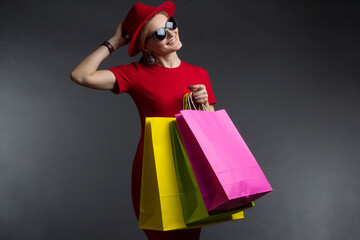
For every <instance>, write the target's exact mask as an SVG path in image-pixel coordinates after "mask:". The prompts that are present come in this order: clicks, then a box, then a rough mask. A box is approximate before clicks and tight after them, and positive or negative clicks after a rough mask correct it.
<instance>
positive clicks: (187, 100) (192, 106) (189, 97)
mask: <svg viewBox="0 0 360 240" xmlns="http://www.w3.org/2000/svg"><path fill="white" fill-rule="evenodd" d="M192 94H193V92H189V93H186V94H185V95H184V97H183V109H188V110H203V111H209V110H208V109H207V108H206V107H205V104H203V103H202V104H201V106H199V107H198V109H196V106H195V103H194V101H193V99H192ZM189 103H190V104H189Z"/></svg>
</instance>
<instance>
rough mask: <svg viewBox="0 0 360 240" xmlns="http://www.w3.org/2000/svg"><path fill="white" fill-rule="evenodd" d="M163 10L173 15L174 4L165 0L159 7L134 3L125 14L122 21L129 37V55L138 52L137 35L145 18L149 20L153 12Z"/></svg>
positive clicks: (170, 15)
mask: <svg viewBox="0 0 360 240" xmlns="http://www.w3.org/2000/svg"><path fill="white" fill-rule="evenodd" d="M161 11H165V12H166V13H167V14H168V15H169V16H168V17H169V18H170V17H172V16H173V15H174V12H175V5H174V3H173V2H172V1H167V2H164V3H163V4H161V5H160V6H159V7H152V6H148V5H145V4H142V3H136V4H135V5H134V6H133V7H132V8H131V9H130V11H129V12H128V14H127V15H126V18H125V20H124V23H123V27H124V30H125V32H126V33H127V34H128V35H129V37H130V39H131V40H130V44H129V56H130V57H132V56H135V55H136V54H138V53H139V52H140V49H138V44H137V41H138V39H137V37H138V35H139V33H140V30H141V28H142V27H143V26H144V24H145V23H146V21H147V20H149V19H150V18H151V17H152V16H154V15H155V14H157V13H159V12H161Z"/></svg>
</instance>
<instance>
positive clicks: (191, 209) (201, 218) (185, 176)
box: [170, 120, 254, 225]
mask: <svg viewBox="0 0 360 240" xmlns="http://www.w3.org/2000/svg"><path fill="white" fill-rule="evenodd" d="M170 130H171V140H172V147H173V152H174V161H175V171H176V177H177V183H178V188H179V194H180V200H181V205H182V210H183V215H184V220H185V223H186V224H187V225H194V224H199V223H206V222H214V221H216V220H222V221H231V220H235V219H238V218H237V217H236V215H234V214H236V213H238V212H241V211H243V210H245V209H246V208H249V207H252V206H254V203H253V202H251V203H249V204H248V205H246V206H242V207H241V208H238V209H234V210H232V211H226V212H220V213H217V214H212V215H210V214H209V213H208V212H207V210H206V207H205V204H204V201H203V199H202V196H201V193H200V190H199V186H198V184H197V183H196V179H195V175H194V172H193V171H192V168H191V164H190V162H189V159H188V157H187V154H186V151H185V148H184V146H183V143H182V140H181V138H180V134H179V133H178V127H177V124H176V121H175V120H173V121H171V122H170ZM240 217H242V216H240Z"/></svg>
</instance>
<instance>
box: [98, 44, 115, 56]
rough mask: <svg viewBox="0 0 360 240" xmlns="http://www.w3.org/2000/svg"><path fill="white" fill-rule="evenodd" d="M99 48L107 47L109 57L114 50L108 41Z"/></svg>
mask: <svg viewBox="0 0 360 240" xmlns="http://www.w3.org/2000/svg"><path fill="white" fill-rule="evenodd" d="M100 46H105V47H107V48H108V49H109V52H110V54H109V55H111V54H113V52H115V49H114V47H113V45H111V43H109V42H108V41H104V42H103V43H102V44H101V45H100Z"/></svg>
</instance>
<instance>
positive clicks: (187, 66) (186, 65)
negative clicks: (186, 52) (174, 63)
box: [182, 61, 207, 74]
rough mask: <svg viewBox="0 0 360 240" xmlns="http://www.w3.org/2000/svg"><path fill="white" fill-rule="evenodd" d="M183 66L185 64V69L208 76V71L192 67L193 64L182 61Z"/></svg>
mask: <svg viewBox="0 0 360 240" xmlns="http://www.w3.org/2000/svg"><path fill="white" fill-rule="evenodd" d="M182 64H184V67H185V68H186V69H188V70H189V71H194V72H198V73H201V74H204V73H206V74H207V72H206V70H205V69H204V68H203V67H200V66H196V65H192V64H189V63H186V62H184V61H182Z"/></svg>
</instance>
